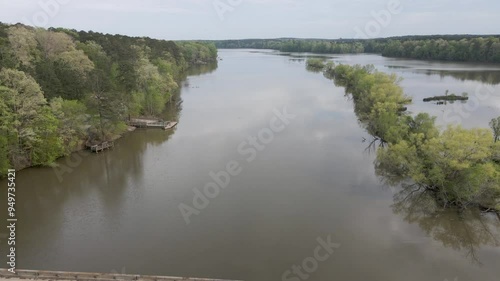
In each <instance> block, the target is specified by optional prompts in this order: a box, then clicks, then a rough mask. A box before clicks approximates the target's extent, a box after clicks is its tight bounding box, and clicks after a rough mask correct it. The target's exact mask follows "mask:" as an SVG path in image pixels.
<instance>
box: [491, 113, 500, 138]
mask: <svg viewBox="0 0 500 281" xmlns="http://www.w3.org/2000/svg"><path fill="white" fill-rule="evenodd" d="M490 127H491V129H492V130H493V138H494V140H495V142H497V141H498V140H500V117H497V118H494V119H491V121H490Z"/></svg>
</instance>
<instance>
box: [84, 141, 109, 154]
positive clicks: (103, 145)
mask: <svg viewBox="0 0 500 281" xmlns="http://www.w3.org/2000/svg"><path fill="white" fill-rule="evenodd" d="M87 147H88V148H89V149H90V151H92V152H95V153H99V152H101V151H103V150H106V149H111V148H113V147H115V143H114V142H112V141H105V142H103V143H101V144H95V145H87Z"/></svg>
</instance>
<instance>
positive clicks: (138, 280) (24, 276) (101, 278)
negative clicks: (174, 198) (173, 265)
mask: <svg viewBox="0 0 500 281" xmlns="http://www.w3.org/2000/svg"><path fill="white" fill-rule="evenodd" d="M0 280H12V281H16V280H61V281H62V280H68V281H69V280H76V281H116V280H126V281H238V280H222V279H204V278H187V277H168V276H148V275H130V274H114V273H86V272H62V271H38V270H16V273H15V274H13V273H11V272H9V271H7V269H0Z"/></svg>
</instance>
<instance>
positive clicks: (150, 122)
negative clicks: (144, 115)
mask: <svg viewBox="0 0 500 281" xmlns="http://www.w3.org/2000/svg"><path fill="white" fill-rule="evenodd" d="M177 123H178V122H175V121H161V120H154V119H131V120H130V121H129V122H128V125H129V126H133V127H136V128H161V129H164V130H169V129H172V128H174V127H175V126H177Z"/></svg>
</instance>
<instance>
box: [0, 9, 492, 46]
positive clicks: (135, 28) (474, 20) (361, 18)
mask: <svg viewBox="0 0 500 281" xmlns="http://www.w3.org/2000/svg"><path fill="white" fill-rule="evenodd" d="M43 3H48V4H46V5H45V7H44V5H43ZM55 3H57V4H56V5H54V4H55ZM397 3H399V5H397ZM388 7H391V8H388ZM377 14H379V15H385V16H376V15H377ZM387 15H389V16H390V18H389V17H387ZM0 21H2V22H6V23H17V22H22V23H26V24H30V25H36V26H42V27H50V26H57V27H67V28H74V29H77V30H93V31H99V32H103V33H112V34H126V35H133V36H149V37H153V38H162V39H235V38H277V37H301V38H331V39H334V38H360V37H388V36H397V35H412V34H466V33H467V34H500V1H498V0H432V1H425V0H422V1H419V0H135V1H134V0H0ZM360 31H361V32H360Z"/></svg>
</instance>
